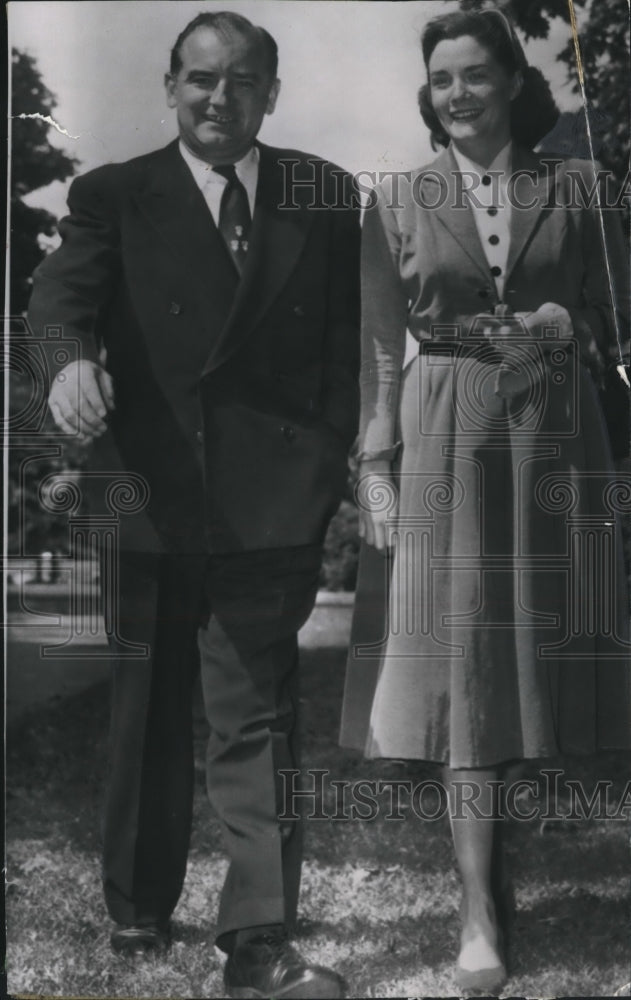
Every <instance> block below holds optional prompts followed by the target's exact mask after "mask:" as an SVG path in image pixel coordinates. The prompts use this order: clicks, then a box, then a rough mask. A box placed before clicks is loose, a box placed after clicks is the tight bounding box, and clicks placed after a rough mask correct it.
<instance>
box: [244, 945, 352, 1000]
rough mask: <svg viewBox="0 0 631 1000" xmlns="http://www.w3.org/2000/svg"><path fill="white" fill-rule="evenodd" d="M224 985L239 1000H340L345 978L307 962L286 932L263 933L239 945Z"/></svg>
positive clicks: (342, 994)
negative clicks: (292, 945)
mask: <svg viewBox="0 0 631 1000" xmlns="http://www.w3.org/2000/svg"><path fill="white" fill-rule="evenodd" d="M224 984H225V987H226V992H227V994H228V996H229V997H234V998H236V1000H269V998H270V997H274V1000H290V998H292V1000H338V997H343V996H344V981H343V980H342V978H341V977H340V976H338V975H337V973H336V972H333V971H332V969H325V968H324V966H321V965H307V963H306V962H303V960H302V959H301V957H300V955H299V954H298V953H297V952H296V951H295V950H294V949H293V948H292V947H291V946H290V945H289V943H288V941H287V938H286V936H285V935H284V934H261V935H260V936H259V937H254V938H251V939H250V940H249V941H246V942H244V943H243V944H240V945H237V947H236V948H235V950H234V951H233V953H232V955H230V957H229V958H228V961H227V962H226V967H225V969H224Z"/></svg>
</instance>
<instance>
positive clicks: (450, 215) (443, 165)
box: [422, 147, 494, 287]
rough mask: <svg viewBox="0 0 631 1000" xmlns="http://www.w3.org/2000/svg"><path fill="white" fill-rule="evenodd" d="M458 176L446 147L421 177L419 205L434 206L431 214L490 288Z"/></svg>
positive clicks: (472, 221) (467, 203) (475, 230)
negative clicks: (459, 187) (457, 181)
mask: <svg viewBox="0 0 631 1000" xmlns="http://www.w3.org/2000/svg"><path fill="white" fill-rule="evenodd" d="M458 173H459V167H458V164H457V163H456V159H455V157H454V155H453V153H452V152H451V148H449V147H448V148H447V149H445V150H443V152H442V153H441V154H440V156H438V157H437V158H436V160H434V162H433V163H432V165H431V169H430V170H429V171H428V172H427V173H426V174H425V176H424V177H423V182H422V197H423V202H424V204H425V205H427V206H428V207H431V206H435V207H431V211H432V212H434V213H435V214H436V217H437V218H438V219H439V220H440V222H441V224H442V225H443V226H444V227H445V229H447V230H448V231H449V232H450V233H451V235H452V236H453V237H454V239H455V240H457V242H458V243H459V244H460V247H461V248H462V250H464V252H465V253H466V254H467V256H468V257H469V258H470V260H471V261H472V262H473V264H474V265H475V267H476V268H477V269H478V271H480V272H481V274H483V275H484V278H485V280H486V282H487V284H490V285H491V287H494V280H493V276H492V274H491V271H490V268H489V265H488V263H487V260H486V255H485V253H484V250H483V248H482V244H481V242H480V237H479V235H478V229H477V226H476V224H475V219H474V217H473V211H472V209H471V206H470V205H469V202H468V200H467V199H466V198H464V197H463V195H462V192H461V191H460V190H459V189H458V187H457V184H456V174H458Z"/></svg>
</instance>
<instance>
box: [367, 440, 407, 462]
mask: <svg viewBox="0 0 631 1000" xmlns="http://www.w3.org/2000/svg"><path fill="white" fill-rule="evenodd" d="M400 448H401V442H400V441H396V442H395V443H394V444H393V445H390V447H389V448H378V449H376V450H374V451H360V452H359V454H358V455H357V461H358V462H380V461H381V462H392V461H393V460H394V459H395V458H396V457H397V455H398V453H399V449H400Z"/></svg>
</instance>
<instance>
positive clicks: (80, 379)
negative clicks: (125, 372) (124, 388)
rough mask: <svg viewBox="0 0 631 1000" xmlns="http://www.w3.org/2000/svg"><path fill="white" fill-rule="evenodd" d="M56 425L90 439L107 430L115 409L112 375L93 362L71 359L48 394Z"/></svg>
mask: <svg viewBox="0 0 631 1000" xmlns="http://www.w3.org/2000/svg"><path fill="white" fill-rule="evenodd" d="M48 406H49V407H50V412H51V413H52V415H53V419H54V421H55V423H56V424H57V426H58V427H59V428H60V429H61V430H62V431H64V432H65V433H66V434H72V435H73V436H75V437H78V438H79V439H80V440H82V441H91V440H92V439H93V438H96V437H100V435H101V434H103V433H104V432H105V431H106V430H107V423H106V417H107V414H108V413H109V411H110V410H113V409H114V388H113V385H112V379H111V376H110V375H108V373H107V372H106V371H105V369H104V368H101V366H100V365H97V364H96V363H95V362H94V361H72V362H71V363H70V364H69V365H66V367H65V368H62V370H61V371H60V372H59V373H58V375H57V377H56V378H55V381H54V382H53V384H52V388H51V390H50V394H49V396H48Z"/></svg>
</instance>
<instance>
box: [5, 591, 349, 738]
mask: <svg viewBox="0 0 631 1000" xmlns="http://www.w3.org/2000/svg"><path fill="white" fill-rule="evenodd" d="M352 597H353V595H352V594H340V595H335V594H320V595H319V597H318V604H317V605H316V608H315V610H314V612H313V614H312V615H311V618H310V619H309V621H308V622H307V624H306V625H305V626H304V628H303V629H302V630H301V632H300V635H299V640H300V645H301V647H302V648H303V649H315V648H323V647H334V648H338V649H343V648H344V647H346V646H347V645H348V640H349V634H350V624H351V614H352ZM60 607H63V603H62V604H60ZM76 626H77V620H76V619H73V618H72V617H71V616H70V615H68V614H64V613H57V614H55V612H53V611H51V612H48V611H47V613H41V614H39V615H36V614H32V613H27V612H24V611H19V610H14V611H12V612H10V614H9V622H8V628H7V701H6V705H7V722H8V724H9V725H11V724H12V723H15V722H16V721H17V720H19V718H20V717H21V716H22V715H23V713H24V712H25V711H27V710H28V709H30V708H33V707H35V706H38V705H44V704H46V703H47V702H52V701H58V700H59V699H62V698H66V697H68V696H70V695H73V694H77V693H79V692H80V691H82V690H84V689H85V688H88V687H91V686H92V685H93V684H98V683H99V682H101V681H103V680H105V679H106V678H107V677H108V673H109V661H108V650H107V643H106V638H105V633H104V630H103V623H102V621H99V622H98V623H97V624H96V626H95V628H94V630H93V632H90V633H87V634H82V635H79V634H77V628H76Z"/></svg>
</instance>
